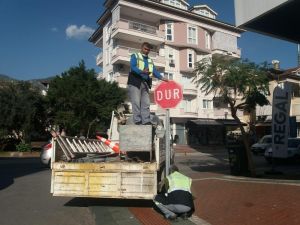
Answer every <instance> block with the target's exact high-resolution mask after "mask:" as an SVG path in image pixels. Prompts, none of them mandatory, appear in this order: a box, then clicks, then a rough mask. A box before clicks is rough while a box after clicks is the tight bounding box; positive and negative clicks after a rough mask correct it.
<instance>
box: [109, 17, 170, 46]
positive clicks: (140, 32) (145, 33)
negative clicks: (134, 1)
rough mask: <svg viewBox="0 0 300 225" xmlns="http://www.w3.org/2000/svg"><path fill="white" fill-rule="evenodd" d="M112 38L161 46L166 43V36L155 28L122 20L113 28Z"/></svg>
mask: <svg viewBox="0 0 300 225" xmlns="http://www.w3.org/2000/svg"><path fill="white" fill-rule="evenodd" d="M112 38H117V39H122V40H127V41H130V42H136V43H142V42H149V43H151V44H153V45H160V44H162V43H163V42H164V41H165V34H164V32H163V31H160V30H158V28H156V27H154V26H150V25H147V24H143V23H139V22H137V21H130V20H125V19H121V20H119V21H118V22H116V24H115V25H114V26H113V27H112Z"/></svg>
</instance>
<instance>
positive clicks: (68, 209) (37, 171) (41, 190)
mask: <svg viewBox="0 0 300 225" xmlns="http://www.w3.org/2000/svg"><path fill="white" fill-rule="evenodd" d="M50 175H51V171H50V170H49V169H46V168H44V167H42V166H41V164H40V163H39V159H38V158H20V159H18V158H7V159H4V158H0V224H1V225H53V224H57V225H95V216H94V215H93V213H92V211H91V210H89V208H88V206H87V204H85V201H86V200H85V199H83V200H80V201H79V202H78V201H77V203H76V204H74V203H73V202H72V201H74V200H73V199H72V198H65V197H53V196H52V195H51V194H50Z"/></svg>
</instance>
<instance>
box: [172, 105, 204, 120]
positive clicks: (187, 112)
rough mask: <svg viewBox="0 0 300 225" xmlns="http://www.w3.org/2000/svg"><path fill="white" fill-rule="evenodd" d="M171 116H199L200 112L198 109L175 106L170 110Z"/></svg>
mask: <svg viewBox="0 0 300 225" xmlns="http://www.w3.org/2000/svg"><path fill="white" fill-rule="evenodd" d="M178 107H179V106H178ZM170 116H171V117H177V118H185V117H187V118H198V112H197V110H196V109H184V108H174V109H172V110H171V111H170Z"/></svg>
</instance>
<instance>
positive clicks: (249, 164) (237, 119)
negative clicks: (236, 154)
mask: <svg viewBox="0 0 300 225" xmlns="http://www.w3.org/2000/svg"><path fill="white" fill-rule="evenodd" d="M233 118H234V119H235V120H236V121H237V122H238V124H239V126H240V130H241V132H242V138H243V142H244V146H245V148H246V153H247V159H248V168H249V170H250V173H251V176H252V177H255V176H256V172H255V166H254V163H253V158H252V154H251V151H250V146H249V142H248V139H247V135H246V131H245V129H244V127H243V125H242V123H241V121H240V119H239V118H238V117H237V116H236V115H234V116H233Z"/></svg>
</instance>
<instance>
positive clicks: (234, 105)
mask: <svg viewBox="0 0 300 225" xmlns="http://www.w3.org/2000/svg"><path fill="white" fill-rule="evenodd" d="M267 69H268V68H267V64H263V65H256V64H255V63H252V62H249V61H248V60H241V59H227V58H225V57H212V58H204V59H202V60H200V61H199V62H197V63H196V69H195V73H196V77H195V79H194V81H195V82H196V83H197V84H198V85H199V86H200V89H201V90H202V91H204V92H205V93H206V94H209V93H213V94H214V96H215V97H218V98H220V99H221V100H222V101H223V102H224V103H226V104H229V106H230V110H231V115H232V117H233V118H234V119H235V120H236V122H237V123H238V124H239V128H240V130H241V133H242V138H243V142H244V146H245V148H246V151H247V158H248V166H249V171H250V172H251V175H253V176H255V168H254V164H253V159H252V155H251V152H250V147H249V141H248V138H247V134H246V132H245V129H244V127H243V125H242V123H241V121H240V119H239V117H238V116H237V111H238V110H241V111H247V112H249V113H251V112H253V111H254V110H255V107H256V105H260V106H263V105H267V104H269V102H268V100H267V98H266V95H269V80H268V77H267Z"/></svg>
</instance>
